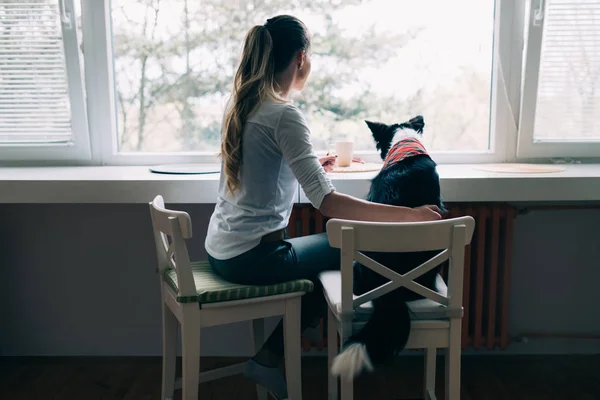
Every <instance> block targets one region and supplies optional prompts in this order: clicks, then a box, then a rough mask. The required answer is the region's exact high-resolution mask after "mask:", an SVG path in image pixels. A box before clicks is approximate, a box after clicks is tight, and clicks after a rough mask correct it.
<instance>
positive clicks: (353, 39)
mask: <svg viewBox="0 0 600 400" xmlns="http://www.w3.org/2000/svg"><path fill="white" fill-rule="evenodd" d="M102 3H104V4H102ZM108 3H110V4H108ZM512 3H513V2H509V1H503V2H501V1H499V0H498V1H494V0H456V1H451V2H450V1H447V0H425V1H424V0H419V1H416V0H364V1H363V0H347V1H339V0H329V1H318V2H317V1H312V0H302V1H296V2H293V3H291V2H289V1H286V0H276V1H270V2H255V1H251V0H248V1H239V0H210V1H202V2H199V1H189V0H112V1H110V2H109V1H107V0H106V1H104V2H102V1H90V0H84V5H85V4H87V5H88V11H89V15H94V18H91V17H89V16H88V17H87V18H86V17H85V16H84V34H86V31H89V33H88V34H89V37H90V40H97V39H94V37H95V38H104V37H107V36H108V37H110V38H111V40H110V41H109V42H107V43H106V44H102V45H100V46H98V45H97V44H94V46H93V47H92V48H89V47H88V48H87V49H86V50H87V51H88V53H89V52H94V54H95V55H94V56H92V60H93V61H92V62H91V63H88V64H90V65H91V68H92V69H93V70H91V71H89V73H88V75H87V76H88V77H89V79H90V80H92V81H93V82H92V86H90V83H89V82H88V91H89V92H90V93H91V92H92V90H90V87H92V88H93V92H94V93H95V94H96V95H95V96H94V98H93V99H91V98H90V99H89V100H88V101H90V102H93V103H95V104H96V105H95V106H92V105H91V103H90V105H88V108H89V109H90V110H94V112H97V111H98V110H99V109H102V110H104V112H111V113H112V116H111V117H110V118H107V117H105V116H103V117H94V116H92V115H91V114H90V120H91V129H92V134H93V135H94V130H96V131H97V132H98V133H97V134H98V135H99V136H101V139H96V138H95V141H98V142H99V143H101V146H102V148H103V149H104V150H103V151H102V154H103V155H102V158H103V159H104V160H105V162H109V163H114V162H117V163H119V162H125V163H128V162H145V161H149V162H157V161H158V160H178V161H179V160H181V161H183V160H186V161H197V160H202V159H204V158H202V156H203V155H204V156H210V157H211V158H210V159H211V160H214V156H215V153H216V151H217V150H218V146H219V142H220V123H221V119H222V115H223V109H224V105H225V102H226V100H227V98H228V95H229V92H230V88H231V83H232V79H233V74H234V70H235V67H236V63H237V61H238V59H239V56H240V53H241V44H242V43H243V39H244V35H245V33H246V32H247V30H248V29H249V28H250V27H251V26H253V25H255V24H262V23H264V22H265V21H266V19H267V18H268V17H269V16H272V15H275V14H279V13H290V14H293V15H296V16H298V17H299V18H301V19H302V20H303V21H305V22H306V23H307V25H308V26H309V28H310V29H311V31H312V33H313V49H312V62H313V73H312V75H311V78H310V79H309V82H308V84H307V86H306V88H305V90H304V91H303V92H302V93H300V94H299V95H298V96H296V97H295V98H294V100H295V102H296V104H298V105H299V107H300V108H301V109H302V110H303V112H304V113H305V115H306V116H307V119H308V120H309V125H310V127H311V131H312V134H313V143H314V145H315V148H316V149H317V150H318V151H325V150H327V149H329V148H331V146H332V144H333V142H334V141H335V140H337V139H346V138H351V139H353V140H354V141H355V143H356V148H357V149H358V150H362V151H366V152H370V153H372V154H373V156H374V157H375V148H374V144H373V141H372V138H371V135H370V132H369V130H368V129H367V127H366V124H365V123H364V120H365V119H370V120H377V121H381V122H386V123H397V122H403V121H405V120H407V119H409V118H411V117H413V116H415V115H418V114H422V115H423V116H424V117H425V123H426V131H425V132H426V134H425V137H424V139H425V141H426V144H427V146H428V148H429V149H430V151H432V152H433V153H435V154H436V156H437V159H438V161H441V162H453V161H458V162H469V161H481V160H492V161H503V160H505V157H506V145H505V143H504V142H505V139H506V136H507V135H508V134H509V133H510V134H512V135H514V133H512V132H509V131H510V128H505V127H504V125H506V124H504V125H503V124H502V123H501V121H498V115H503V114H502V113H506V112H508V111H506V110H509V109H510V107H509V105H508V104H507V103H506V99H507V98H508V97H507V96H506V93H505V91H507V90H511V89H510V88H506V87H503V88H502V91H499V90H498V85H499V82H500V74H498V69H497V68H498V64H499V60H500V59H501V58H502V57H505V58H506V59H508V56H509V50H506V49H509V47H510V46H504V48H503V47H500V46H499V43H500V42H502V41H503V40H504V41H505V42H506V43H509V42H510V39H511V37H510V33H511V31H510V29H512V27H511V24H510V22H511V21H512V13H513V11H514V9H513V6H512ZM292 5H293V8H291V7H292ZM501 5H502V7H504V11H503V13H504V14H506V15H507V16H508V17H507V18H505V19H504V20H505V21H506V22H505V23H504V27H501V26H500V25H501V21H500V19H499V18H497V16H498V15H499V14H500V11H501ZM84 10H85V6H84ZM84 14H85V12H84ZM93 19H94V20H95V21H94V20H93ZM103 20H105V22H106V25H109V24H110V27H111V28H107V27H102V26H101V23H99V21H101V22H102V21H103ZM86 23H88V25H93V26H95V28H94V27H92V28H91V29H89V28H90V27H89V26H85V25H86ZM502 29H504V30H505V31H506V33H505V34H504V35H502ZM499 34H500V35H499ZM86 37H88V36H87V35H86ZM503 37H506V38H507V39H503ZM104 47H106V49H105V51H106V53H103V49H104ZM503 49H504V50H506V51H505V53H507V54H504V55H503V54H501V53H502V51H503ZM519 57H520V54H519ZM87 58H88V54H86V60H87ZM519 60H520V58H519ZM106 61H108V63H109V66H108V67H107V68H106V70H104V65H105V63H106ZM99 65H101V66H102V67H101V68H100V67H98V66H99ZM517 65H520V63H517ZM507 76H508V75H507ZM104 79H106V80H104ZM94 82H95V83H94ZM503 84H506V82H504V81H503ZM513 86H515V85H513ZM107 88H108V89H107ZM517 90H518V88H517ZM99 93H100V95H99ZM104 96H106V97H105V98H103V97H104ZM503 96H504V97H503ZM511 96H512V97H518V96H514V93H511ZM100 101H102V102H103V103H104V104H99V102H100ZM107 104H110V106H107ZM517 105H518V104H517ZM513 106H515V105H513ZM94 120H96V121H99V120H101V122H99V123H100V124H101V125H102V126H103V128H102V129H100V128H97V127H95V126H94ZM107 124H108V125H107ZM110 124H112V126H111V125H110ZM106 141H110V144H107V143H106ZM102 143H103V144H102ZM128 160H129V161H128ZM131 160H135V161H131Z"/></svg>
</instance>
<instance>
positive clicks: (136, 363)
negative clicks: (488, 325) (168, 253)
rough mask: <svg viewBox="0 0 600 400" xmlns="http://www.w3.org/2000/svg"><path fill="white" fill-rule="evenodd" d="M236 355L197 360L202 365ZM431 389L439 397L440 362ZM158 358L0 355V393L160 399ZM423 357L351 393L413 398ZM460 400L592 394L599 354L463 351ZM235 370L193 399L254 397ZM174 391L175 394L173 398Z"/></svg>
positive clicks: (307, 394) (313, 392)
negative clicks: (481, 353) (473, 353)
mask: <svg viewBox="0 0 600 400" xmlns="http://www.w3.org/2000/svg"><path fill="white" fill-rule="evenodd" d="M237 361H240V360H235V359H213V358H211V359H203V360H202V362H203V368H202V369H205V368H214V367H215V366H222V365H226V364H229V363H232V362H237ZM302 366H303V371H302V372H303V382H304V386H303V390H304V393H303V394H304V398H305V399H308V400H319V399H326V397H327V378H326V373H327V370H326V359H325V358H324V357H318V358H317V357H305V358H304V360H303V365H302ZM438 367H439V368H438V373H437V378H438V383H437V385H438V386H437V388H438V390H437V392H438V396H439V398H440V399H442V398H443V387H444V386H443V374H442V372H443V369H442V368H443V360H442V359H439V360H438ZM160 371H161V361H160V358H154V357H152V358H120V357H119V358H108V357H106V358H6V357H5V358H0V399H2V400H13V399H14V400H26V399H40V400H41V399H43V400H52V399H69V400H80V399H81V400H88V399H89V400H94V399H106V400H109V399H160V376H161V372H160ZM422 372H423V360H422V358H421V357H414V356H408V357H401V358H398V360H397V362H395V364H394V365H393V366H390V367H389V368H386V369H385V370H382V371H378V373H377V374H373V375H370V376H367V377H365V378H361V379H359V380H358V381H357V383H356V390H355V398H356V399H377V400H386V399H417V398H421V385H422V379H423V377H422ZM462 383H463V385H462V399H464V400H472V399H477V400H480V399H483V400H487V399H490V400H494V399H510V400H519V399H527V400H532V399H544V400H552V399H561V400H562V399H565V400H567V399H568V400H571V399H574V400H575V399H576V400H586V399H596V400H597V399H600V356H539V357H538V356H536V357H533V356H471V357H463V379H462ZM254 388H255V387H254V385H253V384H251V383H250V382H248V381H247V380H245V379H244V378H243V377H241V376H236V377H230V378H225V379H221V380H218V381H213V382H208V383H205V384H202V385H201V386H200V399H201V400H209V399H235V400H245V399H255V398H256V395H255V391H254V390H255V389H254ZM180 396H181V392H180V391H178V392H177V393H176V398H177V399H179V398H180Z"/></svg>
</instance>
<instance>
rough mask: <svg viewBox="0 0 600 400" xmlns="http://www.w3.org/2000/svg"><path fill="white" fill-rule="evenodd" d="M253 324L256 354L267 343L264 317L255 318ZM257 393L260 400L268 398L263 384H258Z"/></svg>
mask: <svg viewBox="0 0 600 400" xmlns="http://www.w3.org/2000/svg"><path fill="white" fill-rule="evenodd" d="M251 324H252V345H253V347H254V354H256V353H257V352H258V351H259V350H260V348H261V347H262V345H263V344H264V343H265V320H264V319H263V318H259V319H253V320H252V321H251ZM256 395H257V399H258V400H267V397H268V395H269V393H268V392H267V389H265V388H264V387H262V386H261V385H256Z"/></svg>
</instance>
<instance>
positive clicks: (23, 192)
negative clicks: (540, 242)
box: [0, 164, 600, 204]
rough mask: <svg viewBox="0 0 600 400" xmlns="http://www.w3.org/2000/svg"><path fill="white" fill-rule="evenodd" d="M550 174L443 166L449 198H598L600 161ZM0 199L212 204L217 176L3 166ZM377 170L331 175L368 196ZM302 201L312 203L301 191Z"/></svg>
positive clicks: (338, 184)
mask: <svg viewBox="0 0 600 400" xmlns="http://www.w3.org/2000/svg"><path fill="white" fill-rule="evenodd" d="M565 167H566V171H564V172H559V173H551V174H504V173H491V172H484V171H478V170H475V169H473V167H472V166H471V165H466V164H464V165H440V166H439V167H438V172H439V174H440V180H441V184H442V194H443V196H444V200H445V201H446V202H492V201H503V202H549V201H553V202H558V201H600V164H579V165H566V166H565ZM0 176H1V178H0V203H139V204H143V203H147V202H149V201H151V200H152V198H153V197H154V196H156V195H157V194H161V195H163V196H164V198H165V200H166V201H167V202H168V203H189V204H194V203H196V204H198V203H204V204H210V203H214V202H215V200H216V196H217V188H218V185H219V175H218V174H210V175H164V174H154V173H151V172H150V171H149V170H148V168H147V167H129V166H128V167H122V166H119V167H113V166H110V167H31V168H1V169H0ZM374 176H375V173H374V172H368V173H357V174H331V178H332V180H333V184H334V185H335V187H336V189H337V190H338V191H340V192H342V193H347V194H351V195H354V196H357V197H361V198H364V197H365V195H366V194H367V191H368V189H369V185H370V179H371V178H373V177H374ZM298 197H299V199H298V202H300V203H308V199H307V198H306V197H305V196H304V193H303V192H302V191H301V190H300V194H299V196H298Z"/></svg>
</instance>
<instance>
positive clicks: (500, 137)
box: [82, 0, 525, 165]
mask: <svg viewBox="0 0 600 400" xmlns="http://www.w3.org/2000/svg"><path fill="white" fill-rule="evenodd" d="M518 3H520V2H519V1H515V0H496V2H495V20H494V30H495V33H494V43H493V47H492V48H493V65H492V85H491V96H490V99H491V102H490V107H491V115H490V126H491V127H492V129H491V133H490V149H489V150H486V151H472V152H432V153H431V155H432V157H433V158H434V159H435V160H436V162H438V163H441V164H463V163H486V162H507V161H511V160H514V158H515V148H516V135H517V129H516V123H513V122H511V123H507V120H508V121H518V115H514V114H513V111H516V112H518V110H519V101H520V78H521V76H520V73H521V61H522V51H521V49H522V46H520V47H519V49H518V51H515V49H514V47H515V46H513V44H514V43H515V42H516V43H519V42H521V43H522V42H523V39H522V38H523V29H522V27H523V23H521V24H520V25H519V24H518V23H515V21H517V22H518V21H523V20H524V18H523V16H522V14H524V11H525V7H524V6H523V7H518V6H517V4H518ZM82 13H83V25H84V29H83V39H84V43H86V44H88V43H90V44H91V45H89V46H86V48H85V57H86V63H85V65H86V71H85V77H86V88H87V93H94V96H90V97H88V99H87V100H88V103H87V107H88V115H89V123H90V134H91V143H92V158H93V159H94V160H95V161H96V162H97V163H99V164H102V165H151V164H171V163H215V162H218V158H217V154H216V152H215V153H212V152H211V153H208V152H180V153H147V152H145V153H135V152H118V148H117V137H118V136H117V123H116V121H117V119H116V118H117V116H116V115H117V114H116V112H117V108H116V107H117V103H116V97H115V72H114V65H113V59H112V55H113V51H112V45H113V43H112V18H111V0H82ZM92 16H93V17H92ZM519 27H520V28H519ZM519 38H521V39H519ZM500 63H502V67H500ZM501 72H503V73H501ZM511 114H513V117H509V116H510V115H511ZM319 154H320V153H319ZM357 155H358V156H360V157H362V158H363V159H365V160H367V161H378V160H379V158H378V155H377V153H376V151H375V149H374V150H373V151H362V152H357Z"/></svg>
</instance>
